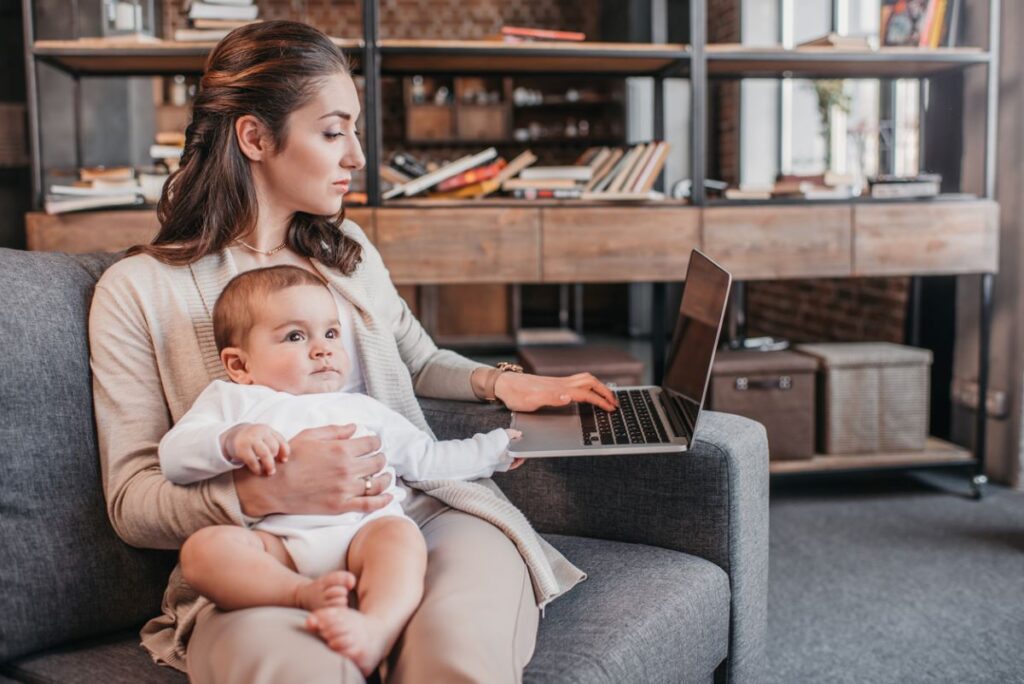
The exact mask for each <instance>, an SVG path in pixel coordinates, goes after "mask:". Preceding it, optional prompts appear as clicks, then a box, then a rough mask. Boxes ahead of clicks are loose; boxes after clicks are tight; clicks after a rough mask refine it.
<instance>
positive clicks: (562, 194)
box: [512, 188, 583, 200]
mask: <svg viewBox="0 0 1024 684" xmlns="http://www.w3.org/2000/svg"><path fill="white" fill-rule="evenodd" d="M582 195H583V190H582V189H581V188H550V189H547V188H518V189H516V190H514V191H513V192H512V196H513V197H515V198H516V199H525V200H536V199H579V198H580V197H581V196H582Z"/></svg>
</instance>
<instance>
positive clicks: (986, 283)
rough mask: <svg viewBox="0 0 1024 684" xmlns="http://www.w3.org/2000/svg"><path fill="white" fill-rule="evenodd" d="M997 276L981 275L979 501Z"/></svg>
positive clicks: (974, 484) (975, 488) (975, 485)
mask: <svg viewBox="0 0 1024 684" xmlns="http://www.w3.org/2000/svg"><path fill="white" fill-rule="evenodd" d="M994 286H995V276H994V275H993V274H991V273H984V274H982V276H981V320H980V321H979V326H978V338H979V340H978V406H977V408H976V409H975V413H974V417H975V421H976V422H975V425H974V458H975V460H976V461H977V465H976V466H975V470H974V477H972V478H971V493H972V495H973V496H974V498H975V499H978V500H980V499H981V498H982V497H983V496H984V495H985V490H984V487H985V485H986V484H987V483H988V478H987V477H986V476H985V450H986V448H987V446H988V444H987V438H988V404H987V399H988V367H989V351H990V350H989V346H990V343H991V338H992V302H993V290H994Z"/></svg>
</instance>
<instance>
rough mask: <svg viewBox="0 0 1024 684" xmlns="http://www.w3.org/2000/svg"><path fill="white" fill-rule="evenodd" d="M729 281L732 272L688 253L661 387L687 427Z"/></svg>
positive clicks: (707, 372) (706, 375)
mask: <svg viewBox="0 0 1024 684" xmlns="http://www.w3.org/2000/svg"><path fill="white" fill-rule="evenodd" d="M731 282H732V276H731V275H730V274H729V272H728V271H726V270H724V269H723V268H722V267H721V266H719V265H718V264H716V263H715V262H713V261H711V260H710V259H708V258H707V257H706V256H704V255H703V254H701V253H700V252H698V251H697V250H694V251H693V252H692V253H691V254H690V265H689V268H688V269H687V272H686V285H685V286H684V289H683V301H682V303H681V304H680V305H679V320H678V321H677V322H676V328H675V332H674V333H673V335H672V345H671V347H670V350H669V361H668V367H667V370H666V372H665V380H664V382H663V383H662V388H663V389H665V390H667V391H668V392H669V393H670V394H671V395H672V398H673V399H675V400H676V401H677V405H678V406H679V408H680V409H681V410H682V412H683V414H684V416H685V419H686V423H687V428H688V429H689V430H691V431H692V430H694V429H696V422H697V415H698V414H699V412H700V409H701V406H703V404H704V395H705V394H706V392H707V387H708V382H709V381H710V378H711V364H712V363H713V362H714V359H715V349H716V347H717V346H718V336H719V334H720V333H721V331H722V322H723V320H724V318H725V306H726V303H727V302H728V300H729V287H730V284H731Z"/></svg>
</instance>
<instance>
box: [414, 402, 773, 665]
mask: <svg viewBox="0 0 1024 684" xmlns="http://www.w3.org/2000/svg"><path fill="white" fill-rule="evenodd" d="M422 404H423V406H424V411H425V413H426V416H427V420H428V421H429V422H430V424H431V426H432V427H433V428H434V430H435V432H436V433H437V436H438V437H439V438H442V439H445V438H452V437H466V436H468V435H470V434H472V433H474V432H481V431H485V430H490V429H493V428H495V427H502V426H507V425H508V424H509V420H510V415H509V413H508V412H507V411H506V410H504V409H502V408H501V407H498V406H495V405H488V404H472V403H460V402H446V401H433V400H429V401H428V400H425V401H423V402H422ZM494 479H495V481H496V482H497V483H498V484H499V486H500V487H501V489H502V491H504V492H505V494H506V495H507V496H508V497H509V499H511V500H512V501H513V503H515V504H516V506H518V507H519V508H520V510H522V511H523V513H525V514H526V516H527V518H528V519H529V520H530V521H531V522H532V523H533V525H534V526H535V527H536V528H537V530H538V531H540V532H543V533H554V534H566V535H574V536H581V537H597V538H601V539H609V540H614V541H625V542H632V543H638V544H649V545H652V546H660V547H663V548H667V549H674V550H677V551H682V552H685V553H689V554H692V555H695V556H700V557H702V558H706V559H707V560H710V561H711V562H713V563H715V564H717V565H718V566H720V567H721V568H722V569H723V570H725V571H726V572H727V573H728V574H729V580H730V586H731V590H732V619H731V630H730V648H729V660H728V663H729V666H728V675H729V680H730V681H739V682H744V681H755V680H757V679H759V678H761V676H762V673H763V668H764V648H765V638H766V631H767V609H768V442H767V438H766V436H765V432H764V428H763V427H762V426H761V425H760V424H759V423H756V422H754V421H751V420H748V419H746V418H741V417H739V416H733V415H728V414H723V413H715V412H711V411H708V412H704V413H702V414H701V419H700V430H699V432H698V435H697V439H696V440H695V443H694V447H693V448H692V449H690V450H689V451H688V452H686V453H685V454H668V455H663V454H646V455H643V456H598V457H573V458H550V459H537V460H535V461H530V462H528V463H526V464H524V465H523V467H521V468H519V469H518V470H515V471H513V472H510V473H499V474H497V475H496V476H495V478H494Z"/></svg>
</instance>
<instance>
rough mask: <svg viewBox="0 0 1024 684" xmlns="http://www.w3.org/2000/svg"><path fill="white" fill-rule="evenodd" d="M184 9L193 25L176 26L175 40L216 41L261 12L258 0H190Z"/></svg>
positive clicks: (255, 17) (249, 22)
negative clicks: (255, 0)
mask: <svg viewBox="0 0 1024 684" xmlns="http://www.w3.org/2000/svg"><path fill="white" fill-rule="evenodd" d="M184 10H185V11H186V12H187V13H188V21H189V26H188V28H181V29H178V30H176V31H175V32H174V40H177V41H182V42H200V43H216V42H217V41H218V40H220V39H221V38H223V37H224V36H226V35H227V34H228V33H230V32H231V31H233V30H234V29H236V28H238V27H239V26H245V25H246V24H251V23H253V22H254V21H258V19H257V17H259V14H260V8H259V7H257V6H256V5H255V4H254V0H202V1H201V2H200V0H186V2H185V7H184Z"/></svg>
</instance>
